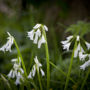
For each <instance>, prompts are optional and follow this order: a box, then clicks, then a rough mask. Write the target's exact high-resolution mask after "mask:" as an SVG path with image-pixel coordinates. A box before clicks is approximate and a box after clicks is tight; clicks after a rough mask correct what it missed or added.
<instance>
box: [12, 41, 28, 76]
mask: <svg viewBox="0 0 90 90" xmlns="http://www.w3.org/2000/svg"><path fill="white" fill-rule="evenodd" d="M14 44H15V46H16V48H17V52H18V55H19V56H20V58H21V62H22V67H23V69H24V73H25V76H26V77H27V72H26V68H25V64H24V61H23V58H22V55H21V53H20V50H19V47H18V45H17V42H16V41H15V39H14Z"/></svg>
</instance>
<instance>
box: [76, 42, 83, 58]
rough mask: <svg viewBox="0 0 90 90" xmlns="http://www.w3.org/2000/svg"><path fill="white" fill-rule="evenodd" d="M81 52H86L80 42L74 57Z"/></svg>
mask: <svg viewBox="0 0 90 90" xmlns="http://www.w3.org/2000/svg"><path fill="white" fill-rule="evenodd" d="M79 52H82V53H84V49H83V48H82V46H81V44H80V43H79V44H78V46H77V48H76V49H75V51H74V58H76V57H77V56H80V55H79Z"/></svg>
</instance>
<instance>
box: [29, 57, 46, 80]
mask: <svg viewBox="0 0 90 90" xmlns="http://www.w3.org/2000/svg"><path fill="white" fill-rule="evenodd" d="M34 62H35V64H34V65H33V67H32V70H31V72H30V73H29V75H28V78H31V79H32V78H33V77H34V76H35V74H36V71H38V72H39V71H40V72H41V75H42V76H45V73H44V71H43V69H42V68H41V67H42V64H41V63H40V62H39V61H38V58H37V56H36V57H35V58H34Z"/></svg>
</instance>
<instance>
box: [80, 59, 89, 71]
mask: <svg viewBox="0 0 90 90" xmlns="http://www.w3.org/2000/svg"><path fill="white" fill-rule="evenodd" d="M88 66H90V60H88V61H86V62H85V63H84V64H83V65H81V66H80V69H83V70H85V68H86V67H88Z"/></svg>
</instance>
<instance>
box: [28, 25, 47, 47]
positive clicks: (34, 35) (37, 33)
mask: <svg viewBox="0 0 90 90" xmlns="http://www.w3.org/2000/svg"><path fill="white" fill-rule="evenodd" d="M42 30H45V31H48V28H47V26H45V25H42V24H36V25H35V26H34V27H33V29H32V30H31V31H30V32H28V37H29V38H30V40H33V43H34V44H38V48H40V47H41V45H42V44H43V43H46V40H45V37H44V35H43V31H42Z"/></svg>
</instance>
